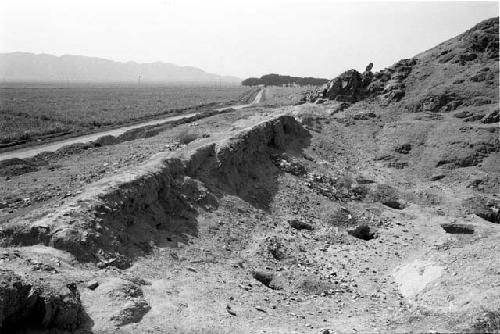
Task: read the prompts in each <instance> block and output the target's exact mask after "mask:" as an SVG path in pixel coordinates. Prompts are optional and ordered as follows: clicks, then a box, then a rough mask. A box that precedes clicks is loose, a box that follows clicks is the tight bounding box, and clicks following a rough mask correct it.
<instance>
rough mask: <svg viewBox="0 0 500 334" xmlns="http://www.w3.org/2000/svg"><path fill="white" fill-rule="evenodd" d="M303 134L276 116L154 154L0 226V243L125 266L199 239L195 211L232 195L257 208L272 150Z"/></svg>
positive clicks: (291, 144) (294, 143)
mask: <svg viewBox="0 0 500 334" xmlns="http://www.w3.org/2000/svg"><path fill="white" fill-rule="evenodd" d="M308 138H309V133H308V132H307V131H306V130H305V129H304V128H303V127H302V126H301V125H300V124H299V123H298V122H297V121H296V120H295V119H294V118H293V117H291V116H286V115H280V116H275V117H273V118H271V119H269V120H266V121H263V122H260V123H257V124H255V125H253V126H251V127H249V128H246V129H243V130H241V131H239V132H236V133H233V134H226V135H224V136H222V137H218V138H217V139H216V140H214V139H210V138H208V139H204V140H200V141H196V142H193V143H191V144H190V145H188V146H187V148H185V149H184V150H181V151H177V152H172V153H170V152H168V153H167V152H165V153H159V154H157V155H155V156H153V157H152V158H151V159H150V160H149V161H148V162H146V163H145V164H143V165H141V166H138V167H135V168H133V169H131V170H129V171H126V172H123V173H122V174H119V175H115V176H111V177H108V178H105V179H102V180H100V181H98V182H96V183H95V184H92V185H89V186H88V187H87V188H86V189H85V190H84V192H83V193H82V194H80V195H79V196H77V197H75V198H71V199H69V200H68V201H67V202H65V203H64V204H63V205H62V206H61V208H60V209H59V210H58V211H57V212H55V213H52V214H47V215H45V216H43V217H40V218H38V219H35V220H33V221H31V222H29V223H28V224H26V220H25V219H22V218H20V219H19V220H17V221H15V222H11V223H9V224H7V225H6V226H2V227H1V228H0V245H1V246H25V245H33V244H40V243H41V244H45V245H47V246H51V247H54V248H58V249H61V250H65V251H68V252H70V253H71V254H73V255H74V256H75V257H76V258H77V259H78V260H79V261H80V262H94V263H99V264H100V265H102V266H108V265H109V266H115V267H118V268H127V267H128V266H130V265H131V263H132V262H133V261H134V259H136V258H137V257H139V256H143V255H145V254H148V253H150V252H151V251H152V249H153V248H154V247H175V246H176V245H177V244H178V243H187V241H188V240H189V238H191V237H197V236H198V232H199V231H198V223H197V216H198V214H199V212H200V210H214V209H215V208H217V203H218V198H220V197H222V196H224V195H227V194H229V195H235V196H239V197H241V198H242V199H243V200H245V201H247V202H249V203H250V204H251V205H253V206H255V207H259V208H262V209H264V210H266V209H268V208H269V203H270V201H271V200H272V198H273V196H274V193H275V192H276V191H277V189H276V187H277V186H276V182H275V180H274V178H275V177H276V175H277V173H278V170H277V168H276V167H275V166H274V164H273V163H272V160H271V155H272V154H275V153H276V152H280V151H284V150H287V149H293V150H295V151H297V150H299V151H300V150H301V149H302V148H304V147H306V146H307V145H308V140H309V139H308Z"/></svg>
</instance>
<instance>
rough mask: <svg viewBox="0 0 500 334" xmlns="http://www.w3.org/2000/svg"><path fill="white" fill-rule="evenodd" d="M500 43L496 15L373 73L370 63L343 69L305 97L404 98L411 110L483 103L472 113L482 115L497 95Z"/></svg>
mask: <svg viewBox="0 0 500 334" xmlns="http://www.w3.org/2000/svg"><path fill="white" fill-rule="evenodd" d="M498 43H499V41H498V18H492V19H489V20H486V21H483V22H481V23H479V24H478V25H476V26H475V27H473V28H472V29H470V30H468V31H467V32H465V33H463V34H461V35H459V36H457V37H455V38H452V39H450V40H448V41H446V42H444V43H441V44H440V45H438V46H436V47H434V48H432V49H430V50H428V51H426V52H423V53H421V54H419V55H417V56H415V57H413V58H411V59H402V60H400V61H398V62H397V63H396V64H394V65H392V66H390V67H388V68H386V69H383V70H382V71H380V72H377V73H372V72H371V68H372V65H371V64H370V65H368V66H367V68H366V71H365V72H364V73H363V74H361V73H359V72H358V71H356V70H354V69H353V70H349V71H347V72H345V73H342V74H341V75H340V76H339V77H337V78H335V79H333V80H331V81H329V83H328V84H327V87H326V88H325V89H323V90H322V91H321V92H318V93H316V94H310V95H309V96H307V97H306V98H305V99H304V101H306V100H308V101H313V102H314V101H317V100H318V99H321V98H324V99H330V100H336V101H343V102H350V103H353V102H357V101H361V100H365V99H369V98H377V99H378V100H379V101H380V102H382V103H385V104H388V103H391V102H398V101H401V104H400V106H402V107H404V108H405V109H407V110H408V111H410V112H420V111H424V112H427V111H428V112H441V113H442V112H450V111H453V110H456V109H458V108H460V107H462V108H463V107H468V106H475V107H479V106H483V107H482V108H481V111H478V110H477V109H475V111H477V113H475V114H476V115H475V116H474V118H477V119H479V115H483V116H485V114H487V113H488V111H493V112H494V111H495V110H494V109H495V103H494V102H496V101H498V75H497V73H498ZM320 101H322V100H320ZM490 107H491V108H490ZM490 109H491V110H490ZM478 113H480V114H478ZM492 117H493V118H494V117H495V116H494V115H493V116H492ZM497 117H498V116H497ZM488 119H489V118H487V119H485V121H486V122H488Z"/></svg>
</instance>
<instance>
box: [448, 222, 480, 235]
mask: <svg viewBox="0 0 500 334" xmlns="http://www.w3.org/2000/svg"><path fill="white" fill-rule="evenodd" d="M441 227H442V228H443V230H445V231H446V233H450V234H473V233H474V227H473V226H472V225H467V224H448V223H446V224H441Z"/></svg>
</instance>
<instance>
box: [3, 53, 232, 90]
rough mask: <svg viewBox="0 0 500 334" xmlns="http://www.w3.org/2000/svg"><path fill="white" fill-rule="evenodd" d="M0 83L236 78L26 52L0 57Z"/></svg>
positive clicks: (186, 68)
mask: <svg viewBox="0 0 500 334" xmlns="http://www.w3.org/2000/svg"><path fill="white" fill-rule="evenodd" d="M0 81H3V82H19V81H36V82H51V81H71V82H88V81H91V82H92V81H94V82H137V81H141V82H170V83H172V82H224V83H235V84H236V83H239V82H241V79H240V78H237V77H232V76H222V75H217V74H214V73H208V72H205V71H203V70H202V69H199V68H197V67H194V66H179V65H175V64H172V63H166V62H151V63H139V62H135V61H128V62H119V61H114V60H111V59H106V58H100V57H89V56H83V55H62V56H55V55H51V54H46V53H40V54H34V53H30V52H10V53H0Z"/></svg>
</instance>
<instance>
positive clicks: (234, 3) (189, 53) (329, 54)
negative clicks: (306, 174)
mask: <svg viewBox="0 0 500 334" xmlns="http://www.w3.org/2000/svg"><path fill="white" fill-rule="evenodd" d="M498 8H499V3H498V2H478V1H474V2H450V1H439V2H372V1H370V2H353V1H350V2H338V1H326V0H324V1H320V0H289V1H285V0H251V1H238V0H182V1H181V0H43V1H41V0H1V1H0V53H4V52H15V51H22V52H33V53H48V54H53V55H57V56H60V55H64V54H75V55H85V56H92V57H101V58H107V59H112V60H116V61H136V62H156V61H161V62H169V63H174V64H177V65H189V66H195V67H199V68H201V69H203V70H205V71H208V72H211V73H217V74H221V75H233V76H238V77H240V78H246V77H249V76H261V75H263V74H266V73H279V74H288V75H297V76H315V77H324V78H332V77H334V76H336V75H338V74H339V73H341V72H343V71H345V70H347V69H350V68H356V69H358V70H364V68H365V66H366V65H367V64H368V63H370V62H373V63H374V70H379V69H382V68H384V67H387V66H389V65H391V64H393V63H394V62H396V61H397V60H399V59H401V58H410V57H412V56H414V55H416V54H418V53H420V52H423V51H425V50H427V49H429V48H432V47H433V46H435V45H437V44H439V43H440V42H442V41H444V40H446V39H449V38H451V37H454V36H456V35H458V34H460V33H462V32H464V31H465V30H467V29H468V28H471V27H472V26H474V25H475V24H476V23H478V22H480V21H481V20H484V19H487V18H490V17H494V16H498V10H499V9H498Z"/></svg>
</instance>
